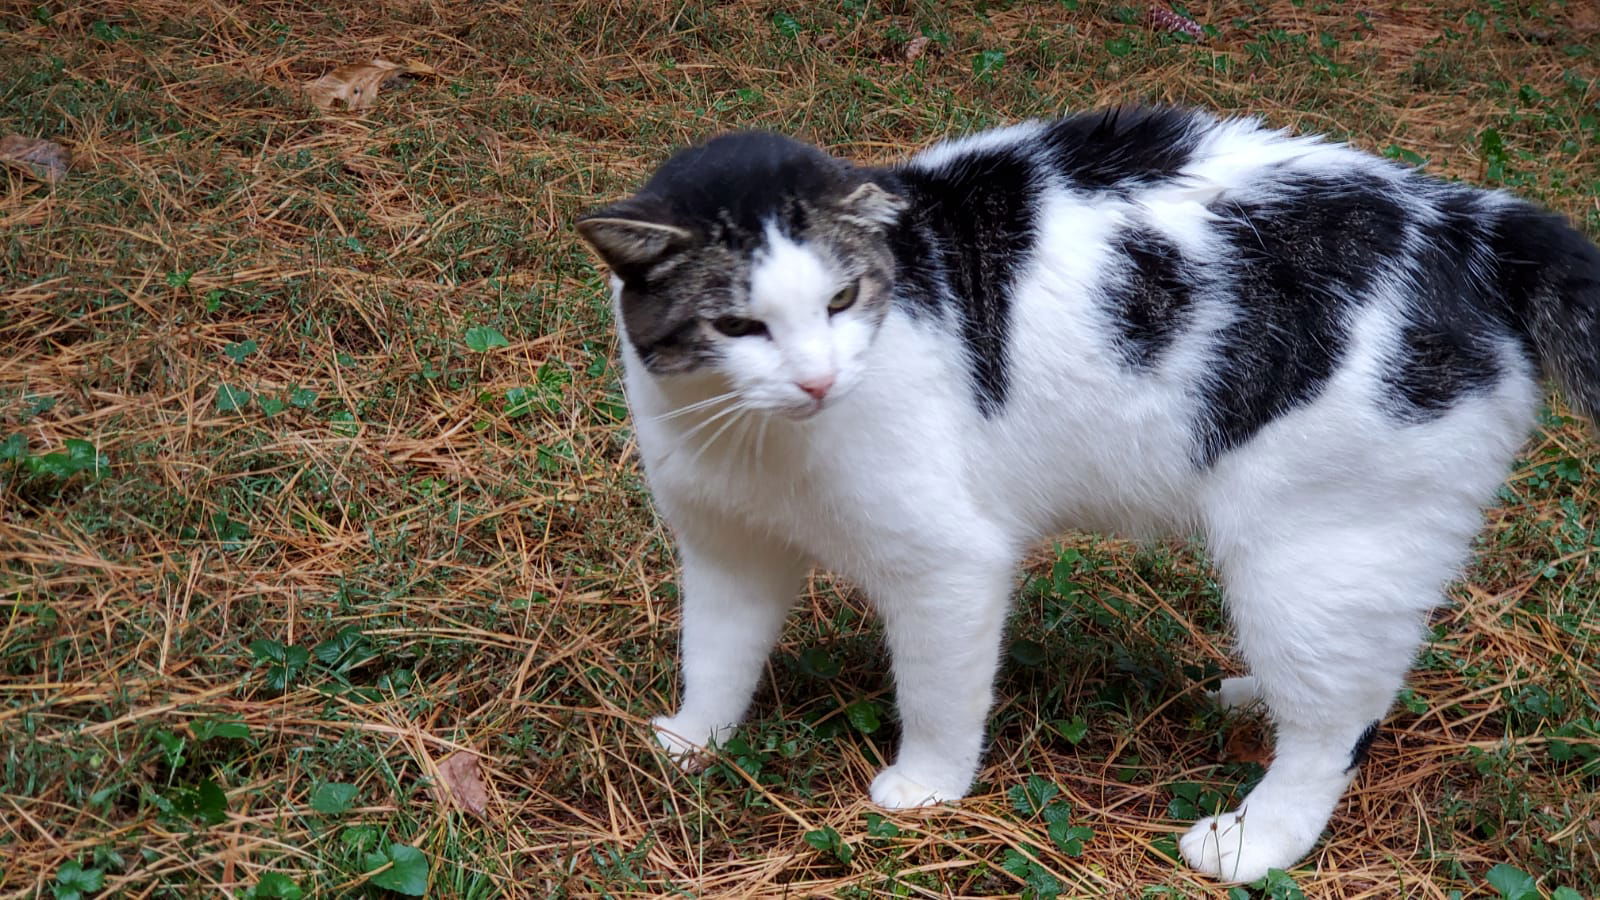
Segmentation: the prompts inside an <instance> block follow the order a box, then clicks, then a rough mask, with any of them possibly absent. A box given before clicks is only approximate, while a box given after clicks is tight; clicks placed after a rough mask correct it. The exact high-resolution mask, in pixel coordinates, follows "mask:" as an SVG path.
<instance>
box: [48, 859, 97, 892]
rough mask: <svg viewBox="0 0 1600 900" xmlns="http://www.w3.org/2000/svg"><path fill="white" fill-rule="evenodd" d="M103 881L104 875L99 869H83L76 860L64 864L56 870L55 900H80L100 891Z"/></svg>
mask: <svg viewBox="0 0 1600 900" xmlns="http://www.w3.org/2000/svg"><path fill="white" fill-rule="evenodd" d="M105 879H106V873H105V872H102V871H101V870H99V869H85V868H84V867H83V866H81V865H79V864H78V862H77V860H70V861H68V862H65V863H63V864H62V865H61V868H60V869H57V870H56V883H55V885H54V888H55V895H56V900H81V898H82V897H84V896H86V895H88V894H92V893H94V892H95V891H98V890H100V888H101V887H102V886H103V885H104V884H105Z"/></svg>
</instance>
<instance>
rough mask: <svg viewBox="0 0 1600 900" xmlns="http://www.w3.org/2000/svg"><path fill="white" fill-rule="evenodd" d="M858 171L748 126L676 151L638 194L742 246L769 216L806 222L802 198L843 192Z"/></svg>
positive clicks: (676, 220)
mask: <svg viewBox="0 0 1600 900" xmlns="http://www.w3.org/2000/svg"><path fill="white" fill-rule="evenodd" d="M854 171H855V170H854V169H853V168H852V167H851V166H849V165H848V164H847V163H845V162H844V161H842V160H839V159H835V158H834V157H832V156H829V155H828V154H826V153H824V152H822V151H821V150H819V149H817V148H816V147H813V146H811V145H810V144H806V143H802V142H800V141H797V140H794V139H792V138H787V137H784V136H782V135H778V134H769V133H767V132H763V131H742V132H735V133H733V134H725V135H722V136H720V137H715V138H712V139H711V140H709V141H707V142H705V143H704V144H701V145H699V146H698V147H691V148H689V149H687V150H684V151H681V152H679V153H677V154H675V155H674V156H673V157H672V158H671V159H669V160H667V161H666V163H665V164H663V165H662V166H661V168H660V169H657V170H656V173H655V174H654V175H652V176H650V180H649V181H647V182H645V186H644V187H643V188H642V189H641V190H640V191H639V195H640V197H651V198H657V199H659V200H660V201H661V202H662V203H663V204H664V205H665V206H666V207H667V209H668V210H669V214H668V215H669V221H670V222H671V223H673V224H677V225H681V226H682V227H685V228H690V229H698V230H700V231H702V232H705V231H708V230H711V231H720V232H721V233H720V234H719V235H718V236H719V237H721V239H722V240H723V241H724V242H725V243H727V244H728V245H729V246H733V247H740V248H743V247H747V246H749V245H750V242H753V241H759V240H760V239H761V231H762V228H763V226H764V223H766V222H768V221H774V222H777V223H778V224H779V226H780V227H783V228H787V229H800V228H803V227H804V225H805V213H804V210H802V209H800V207H799V204H798V203H797V202H796V199H797V198H816V197H825V196H832V195H836V194H842V193H844V192H845V191H846V189H847V187H848V185H849V183H850V181H851V177H852V173H853V172H854ZM708 225H709V226H710V227H709V228H708ZM717 225H720V226H722V227H721V228H720V229H717V228H716V227H715V226H717ZM798 233H799V231H798V230H791V231H790V234H791V235H796V234H798Z"/></svg>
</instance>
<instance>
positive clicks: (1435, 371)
mask: <svg viewBox="0 0 1600 900" xmlns="http://www.w3.org/2000/svg"><path fill="white" fill-rule="evenodd" d="M1469 190H1470V189H1468V188H1458V187H1445V188H1443V190H1442V192H1441V193H1440V194H1439V196H1438V197H1436V198H1435V201H1436V206H1437V209H1438V212H1439V221H1438V222H1437V223H1429V224H1427V225H1425V226H1424V227H1423V231H1422V238H1423V248H1422V249H1421V250H1420V251H1419V252H1418V254H1417V258H1416V260H1415V261H1414V265H1415V269H1414V287H1415V290H1414V291H1413V293H1412V296H1411V298H1410V300H1411V308H1410V309H1409V310H1408V316H1409V318H1410V321H1409V322H1408V323H1407V324H1406V325H1405V326H1404V327H1403V328H1401V330H1400V344H1401V349H1400V353H1399V355H1398V357H1397V358H1396V359H1395V360H1394V361H1393V362H1392V363H1391V366H1390V369H1389V371H1387V372H1386V373H1385V376H1384V378H1385V381H1386V382H1387V384H1388V386H1389V389H1390V397H1391V399H1390V403H1389V404H1388V406H1389V408H1390V411H1391V412H1392V413H1393V414H1394V416H1395V417H1396V418H1398V419H1399V420H1400V421H1403V422H1414V423H1420V422H1428V421H1431V420H1433V419H1436V418H1438V417H1439V416H1441V415H1443V414H1444V413H1445V412H1446V411H1448V410H1449V409H1450V408H1451V407H1452V406H1454V405H1455V404H1456V402H1457V401H1459V400H1460V399H1462V398H1463V397H1466V396H1470V395H1473V394H1479V393H1484V392H1487V391H1490V390H1492V389H1493V388H1494V386H1495V384H1496V383H1497V382H1498V381H1499V378H1500V363H1499V358H1498V357H1497V355H1496V350H1495V348H1496V345H1497V344H1498V343H1499V342H1500V341H1501V340H1502V339H1503V338H1504V337H1506V336H1509V335H1514V334H1516V329H1515V327H1514V326H1513V325H1511V324H1510V323H1511V321H1512V320H1511V317H1510V316H1509V314H1508V313H1509V310H1508V309H1506V308H1505V303H1506V300H1505V298H1504V296H1502V295H1501V293H1500V291H1499V290H1498V289H1497V288H1496V287H1495V286H1494V285H1492V284H1490V283H1488V282H1487V281H1486V280H1485V278H1486V276H1489V275H1490V274H1491V273H1493V272H1495V271H1496V268H1497V263H1496V261H1495V260H1494V258H1493V254H1491V253H1490V252H1489V249H1488V246H1487V244H1486V243H1485V240H1484V238H1485V234H1484V232H1483V230H1482V228H1481V227H1480V225H1479V223H1480V221H1481V220H1482V218H1483V211H1482V209H1481V205H1480V203H1479V201H1478V199H1477V196H1476V195H1475V194H1472V193H1469Z"/></svg>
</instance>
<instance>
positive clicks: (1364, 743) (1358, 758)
mask: <svg viewBox="0 0 1600 900" xmlns="http://www.w3.org/2000/svg"><path fill="white" fill-rule="evenodd" d="M1377 739H1378V723H1377V721H1376V720H1375V721H1373V723H1372V724H1371V725H1368V726H1367V730H1366V731H1363V732H1361V736H1360V737H1358V738H1356V745H1355V746H1354V747H1351V748H1350V765H1349V767H1347V768H1346V769H1345V772H1347V773H1348V772H1351V771H1354V770H1355V769H1358V768H1360V767H1361V764H1362V763H1364V762H1366V761H1367V755H1368V754H1370V753H1371V752H1372V742H1373V741H1375V740H1377Z"/></svg>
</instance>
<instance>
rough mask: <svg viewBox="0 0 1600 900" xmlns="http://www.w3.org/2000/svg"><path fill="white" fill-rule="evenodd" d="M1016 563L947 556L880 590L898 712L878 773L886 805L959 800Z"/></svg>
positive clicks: (876, 787) (875, 797)
mask: <svg viewBox="0 0 1600 900" xmlns="http://www.w3.org/2000/svg"><path fill="white" fill-rule="evenodd" d="M1012 573H1013V564H1012V561H1011V560H1010V559H1009V558H1002V559H994V560H989V561H968V562H958V563H955V564H953V565H952V564H948V563H947V564H946V568H944V569H942V570H938V571H935V572H933V573H930V574H929V575H927V576H918V577H912V578H905V579H901V580H898V581H895V582H893V583H891V584H890V585H888V586H887V587H885V588H880V589H879V590H878V591H876V597H875V599H876V601H877V605H878V607H879V608H880V610H881V611H882V614H883V618H884V624H885V632H886V636H887V638H888V643H889V650H890V652H891V654H892V655H893V665H894V678H895V698H896V703H897V705H898V707H899V715H900V727H901V737H900V751H899V754H898V755H897V756H896V758H895V762H894V765H892V766H889V767H888V768H886V769H884V770H883V771H881V772H879V773H878V775H877V777H876V778H874V779H873V780H872V801H873V802H874V803H876V804H878V805H879V806H882V807H885V808H888V809H905V808H908V807H914V806H929V805H932V804H936V803H942V802H945V801H949V800H959V799H961V797H963V796H965V794H966V793H967V789H968V788H970V787H971V786H972V780H973V778H974V777H975V776H976V775H977V772H978V760H979V757H980V756H981V755H982V752H983V732H984V720H985V719H986V717H987V716H988V712H989V705H990V703H991V701H992V698H993V691H994V678H995V670H996V668H997V666H998V662H999V657H1000V634H1001V630H1002V628H1003V627H1004V624H1005V618H1006V604H1007V600H1008V598H1009V596H1010V591H1011V580H1012Z"/></svg>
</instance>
